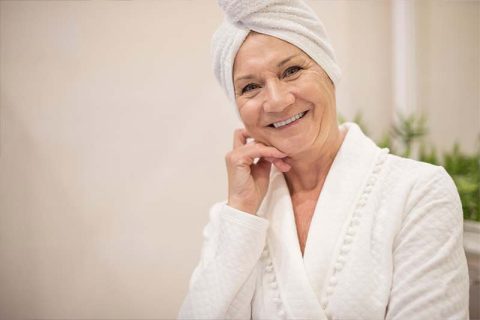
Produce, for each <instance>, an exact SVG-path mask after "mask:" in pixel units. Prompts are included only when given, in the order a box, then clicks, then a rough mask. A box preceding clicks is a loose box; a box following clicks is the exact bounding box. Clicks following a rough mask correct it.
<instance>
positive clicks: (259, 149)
mask: <svg viewBox="0 0 480 320" xmlns="http://www.w3.org/2000/svg"><path fill="white" fill-rule="evenodd" d="M248 138H250V135H249V134H248V132H247V130H246V129H244V128H241V129H236V130H235V132H234V135H233V148H234V149H233V150H232V151H231V152H230V153H229V154H228V155H227V160H229V162H231V163H236V164H237V165H251V164H253V163H254V161H255V159H260V160H261V159H265V160H266V161H268V162H270V163H272V164H273V165H275V166H276V167H277V168H278V169H279V170H280V171H282V172H287V171H288V170H290V168H291V166H290V165H289V164H287V163H286V162H285V161H282V160H281V159H282V158H285V157H286V156H287V155H286V154H284V153H283V152H281V151H279V150H278V149H277V148H275V147H270V146H265V145H264V144H262V143H256V142H254V143H251V144H249V143H247V139H248Z"/></svg>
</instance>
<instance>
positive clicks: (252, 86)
mask: <svg viewBox="0 0 480 320" xmlns="http://www.w3.org/2000/svg"><path fill="white" fill-rule="evenodd" d="M256 88H258V86H257V85H256V84H254V83H249V84H247V85H246V86H245V87H243V89H242V94H243V93H247V92H248V91H251V90H253V89H256Z"/></svg>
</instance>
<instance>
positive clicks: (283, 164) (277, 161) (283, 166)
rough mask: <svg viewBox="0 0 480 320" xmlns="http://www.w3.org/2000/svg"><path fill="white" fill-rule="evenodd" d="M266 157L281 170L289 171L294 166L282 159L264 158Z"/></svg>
mask: <svg viewBox="0 0 480 320" xmlns="http://www.w3.org/2000/svg"><path fill="white" fill-rule="evenodd" d="M264 159H265V160H266V161H268V162H270V163H272V164H273V165H274V166H275V167H277V169H278V170H280V171H281V172H287V171H289V170H290V169H291V168H292V167H291V166H290V165H289V164H288V163H286V162H285V161H284V160H282V159H278V158H264Z"/></svg>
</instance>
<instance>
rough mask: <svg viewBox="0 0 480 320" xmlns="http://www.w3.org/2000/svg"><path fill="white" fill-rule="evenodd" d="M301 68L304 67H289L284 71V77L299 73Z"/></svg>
mask: <svg viewBox="0 0 480 320" xmlns="http://www.w3.org/2000/svg"><path fill="white" fill-rule="evenodd" d="M301 69H302V68H301V67H299V66H293V67H289V68H287V70H285V71H284V72H283V76H284V77H288V76H291V75H293V74H295V73H297V72H298V71H300V70H301Z"/></svg>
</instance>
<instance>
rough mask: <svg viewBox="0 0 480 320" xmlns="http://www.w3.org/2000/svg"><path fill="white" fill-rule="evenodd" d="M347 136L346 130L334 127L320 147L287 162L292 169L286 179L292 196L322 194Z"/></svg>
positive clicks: (286, 174)
mask: <svg viewBox="0 0 480 320" xmlns="http://www.w3.org/2000/svg"><path fill="white" fill-rule="evenodd" d="M345 134H346V130H340V129H339V128H338V127H334V128H332V131H331V132H330V133H329V134H328V136H327V138H326V139H325V141H324V142H323V143H321V145H320V146H319V147H317V148H314V149H311V150H309V151H307V152H305V153H302V154H299V155H296V156H295V157H292V158H289V159H288V160H287V162H288V164H289V165H290V166H291V169H290V170H289V171H288V172H287V173H285V178H286V181H287V185H288V188H289V190H290V194H291V195H294V194H299V193H310V192H314V193H320V190H321V188H322V186H323V183H324V181H325V178H326V177H327V174H328V171H329V170H330V167H331V166H332V163H333V160H334V159H335V156H336V155H337V152H338V150H339V149H340V146H341V145H342V142H343V140H344V138H345Z"/></svg>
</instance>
